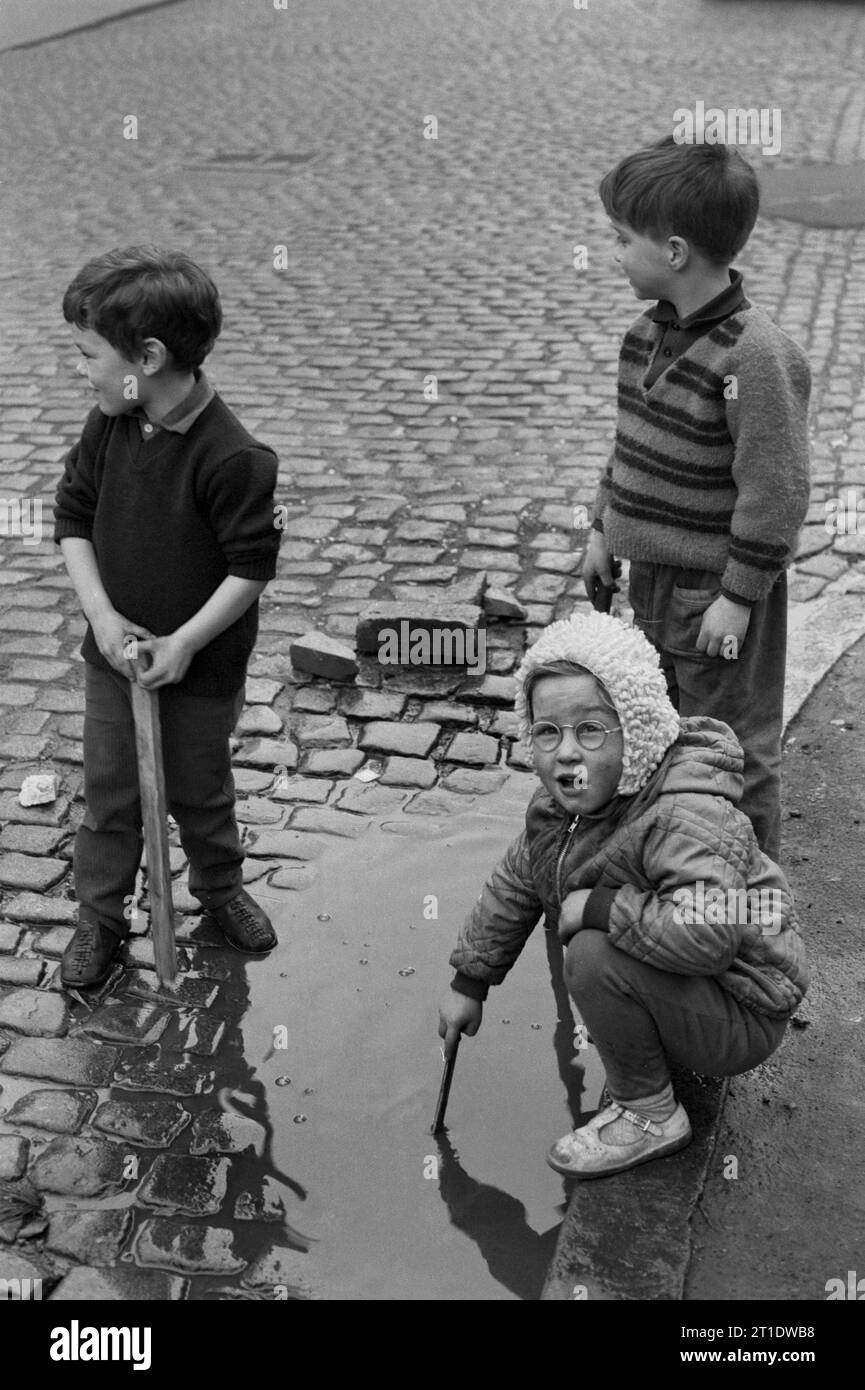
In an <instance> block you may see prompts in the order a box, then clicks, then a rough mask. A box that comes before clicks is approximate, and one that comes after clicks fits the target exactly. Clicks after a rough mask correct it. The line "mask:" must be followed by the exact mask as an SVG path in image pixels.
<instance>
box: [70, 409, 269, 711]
mask: <svg viewBox="0 0 865 1390" xmlns="http://www.w3.org/2000/svg"><path fill="white" fill-rule="evenodd" d="M276 478H277V459H276V455H275V454H274V452H273V450H272V449H269V448H268V447H267V446H266V445H263V444H259V443H258V442H257V441H256V440H255V439H253V437H252V435H250V434H249V433H248V432H247V431H246V430H245V429H244V428H243V426H242V425H241V423H240V421H239V420H238V419H237V418H236V417H235V416H234V415H233V414H232V412H231V411H230V410H229V409H228V406H227V405H226V404H225V402H224V401H223V400H222V399H221V398H220V397H219V396H218V395H217V396H214V398H213V400H212V401H211V402H210V404H209V405H208V406H206V408H205V409H204V410H203V411H202V412H201V414H200V415H199V416H198V418H197V419H196V420H195V421H194V423H193V424H192V426H191V427H190V429H189V430H188V432H187V433H185V434H178V433H175V432H174V431H170V430H160V431H158V432H157V433H156V434H155V435H154V436H153V438H152V439H150V440H145V439H142V437H141V430H140V428H139V424H138V422H137V420H135V419H133V418H132V417H131V416H129V415H120V416H108V415H104V414H103V413H102V411H101V410H99V409H98V408H96V409H94V410H92V411H91V413H90V415H89V416H88V418H87V421H86V423H85V426H84V430H83V432H82V435H81V439H80V440H79V442H78V443H77V444H76V445H75V446H74V447H73V449H72V450H71V451H70V453H69V456H68V458H67V460H66V467H65V471H64V474H63V478H62V480H61V482H60V485H59V487H58V489H57V498H56V505H55V509H54V515H55V528H54V538H55V541H58V542H59V541H60V540H62V539H63V538H64V537H67V536H80V537H83V538H84V539H85V540H89V541H91V542H92V544H93V548H94V550H95V552H96V563H97V565H98V567H99V574H100V577H101V579H102V583H103V584H104V586H105V590H106V592H107V594H108V597H109V599H110V600H111V602H112V604H113V605H114V607H115V608H116V609H117V611H118V613H121V614H122V615H123V617H125V618H129V619H130V620H131V621H132V622H136V623H141V624H142V625H143V626H144V627H146V628H148V629H149V630H150V631H151V632H153V633H154V634H155V635H156V636H157V637H162V636H167V635H168V634H169V633H171V632H174V631H175V630H176V629H177V628H178V627H180V626H181V625H182V624H183V623H185V622H187V621H188V620H189V619H190V618H191V617H192V616H193V615H194V614H195V613H197V612H198V610H199V609H200V608H201V607H202V606H203V605H204V604H205V603H206V602H207V600H208V599H209V598H210V596H211V595H212V594H213V593H214V591H215V590H216V589H218V588H219V586H220V584H221V583H222V581H223V580H224V579H225V578H226V576H227V575H237V576H238V577H240V578H242V579H257V580H268V579H272V578H273V576H274V574H275V573H276V558H277V552H278V550H279V541H280V534H281V533H280V531H279V530H278V529H277V528H276V527H275V525H274V521H275V515H274V489H275V486H276ZM257 634H258V602H257V601H256V602H254V603H252V604H250V606H249V608H247V610H246V612H245V613H243V614H242V615H241V617H239V618H238V619H237V620H236V621H235V622H233V623H232V624H231V626H230V627H228V628H226V629H225V631H224V632H221V633H219V634H218V636H216V637H215V638H214V639H213V641H211V642H209V643H208V644H207V646H206V647H203V648H202V650H201V651H199V652H197V653H196V654H195V656H194V657H193V658H192V661H191V663H190V666H189V670H188V672H187V673H186V675H185V676H184V678H183V680H182V681H179V682H178V684H177V687H176V688H177V689H182V690H184V691H186V692H188V693H189V694H195V695H212V696H224V695H232V694H234V693H235V692H236V691H237V690H238V689H239V688H240V687H241V686H242V685H243V682H244V678H245V675H246V665H247V662H248V660H249V655H250V653H251V651H252V649H253V646H254V645H255V639H256V636H257ZM81 655H82V656H83V657H84V659H85V661H90V662H92V663H93V664H94V665H95V666H99V667H101V668H102V669H103V670H111V666H110V663H109V662H107V661H106V660H105V658H104V657H103V656H102V654H101V652H100V651H99V648H98V647H97V645H96V641H95V639H94V636H93V632H92V629H91V628H90V626H89V624H88V627H87V632H86V634H85V637H84V641H83V643H82V646H81Z"/></svg>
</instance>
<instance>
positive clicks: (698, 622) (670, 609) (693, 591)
mask: <svg viewBox="0 0 865 1390" xmlns="http://www.w3.org/2000/svg"><path fill="white" fill-rule="evenodd" d="M720 592H721V576H720V575H719V574H713V573H712V571H711V570H679V571H678V572H677V573H676V576H675V579H674V581H673V585H672V588H671V589H670V597H669V601H668V603H667V607H666V612H665V614H664V625H663V645H664V648H665V649H666V651H668V652H671V653H673V654H674V655H676V656H690V657H695V658H697V659H698V660H706V661H709V660H713V659H714V658H711V657H707V656H706V654H705V652H701V651H698V650H697V638H698V637H699V635H700V627H701V626H702V622H703V615H704V614H705V612H706V609H707V608H709V607H711V605H712V604H713V603H714V602H715V599H716V598H717V597H718V595H719V594H720Z"/></svg>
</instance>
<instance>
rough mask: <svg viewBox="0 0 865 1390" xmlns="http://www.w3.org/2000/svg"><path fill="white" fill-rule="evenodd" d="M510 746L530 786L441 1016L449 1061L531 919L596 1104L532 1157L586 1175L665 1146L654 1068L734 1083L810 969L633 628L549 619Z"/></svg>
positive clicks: (706, 741) (690, 721) (704, 727)
mask: <svg viewBox="0 0 865 1390" xmlns="http://www.w3.org/2000/svg"><path fill="white" fill-rule="evenodd" d="M516 708H517V713H518V715H519V717H520V732H521V736H522V737H523V738H525V739H526V741H527V743H528V746H529V748H530V751H531V755H532V759H533V763H534V766H535V770H536V771H537V774H538V777H539V778H540V782H541V785H540V787H539V788H538V789H537V791H536V792H535V794H534V796H533V797H532V800H531V802H530V804H529V807H528V811H527V813H526V824H525V829H524V830H523V831H522V833H521V834H520V835H519V836H518V838H517V839H516V840H515V841H514V842H513V844H512V845H511V846H510V848H509V849H508V851H507V853H506V854H505V856H504V858H503V859H502V861H501V863H500V864H499V865H498V866H497V867H496V868H495V869H494V870H493V873H492V875H491V876H490V878H489V880H488V882H487V883H486V885H485V887H484V889H483V891H482V893H481V895H480V898H479V899H478V902H477V903H476V905H475V907H474V909H473V911H472V913H471V914H470V916H469V917H468V919H467V920H466V922H465V924H464V925H463V928H462V930H461V932H460V935H459V940H458V943H457V947H456V950H455V951H454V952H453V955H452V956H451V961H450V963H451V965H452V966H453V967H454V969H455V971H456V975H455V977H454V979H453V981H452V984H451V988H450V991H449V993H448V996H447V998H446V999H445V1001H444V1002H443V1004H442V1006H441V1009H440V1024H439V1036H440V1037H442V1038H443V1039H444V1051H445V1055H446V1056H450V1054H451V1053H452V1051H453V1048H454V1046H455V1044H456V1042H457V1040H458V1038H459V1036H460V1034H462V1033H465V1034H467V1035H468V1036H473V1035H474V1034H475V1033H477V1031H478V1028H479V1027H480V1024H481V1019H482V1015H483V1000H484V999H485V998H486V996H487V993H488V990H489V987H490V986H491V985H495V984H500V983H501V981H502V980H503V979H504V977H505V975H506V974H507V972H508V971H509V970H510V968H511V966H512V965H513V964H514V962H515V961H516V959H517V956H518V955H519V953H520V951H521V950H522V948H523V945H524V944H525V942H526V940H527V939H528V937H529V935H530V934H531V932H532V930H533V928H534V926H535V925H536V923H537V922H538V920H539V918H540V917H541V915H542V914H543V915H544V916H545V918H546V925H547V927H548V929H550V930H554V931H557V932H558V935H559V937H560V938H561V940H562V942H563V943H567V949H566V953H565V978H566V981H567V985H568V990H569V992H570V994H571V997H572V998H573V1000H574V1003H575V1004H576V1006H577V1009H578V1010H579V1013H580V1017H581V1018H582V1020H583V1022H584V1023H585V1025H586V1026H587V1028H588V1031H589V1033H590V1035H591V1037H592V1040H593V1042H594V1044H595V1046H596V1047H597V1049H598V1052H599V1054H600V1056H601V1060H602V1061H603V1063H604V1067H605V1069H606V1075H607V1085H606V1090H607V1093H608V1096H609V1098H610V1103H609V1104H607V1105H605V1106H604V1107H603V1108H602V1109H601V1110H600V1111H599V1112H598V1113H597V1114H596V1115H595V1116H594V1117H593V1118H592V1119H590V1120H589V1122H588V1123H587V1124H585V1125H584V1126H583V1127H581V1128H579V1129H577V1130H574V1131H573V1132H572V1133H570V1134H567V1135H565V1136H564V1138H562V1139H560V1140H559V1141H558V1142H557V1143H555V1144H554V1145H553V1146H552V1148H551V1149H550V1151H549V1153H548V1154H547V1162H548V1163H550V1165H551V1166H552V1167H553V1168H555V1169H557V1170H558V1171H559V1172H561V1173H565V1174H568V1175H570V1176H573V1177H576V1178H594V1177H601V1176H603V1175H605V1174H608V1173H616V1172H619V1171H621V1170H622V1169H625V1168H630V1167H632V1166H633V1165H634V1164H637V1163H644V1162H646V1161H648V1160H649V1159H654V1158H660V1157H662V1156H663V1155H665V1154H671V1153H673V1152H675V1151H676V1150H677V1149H681V1148H683V1147H684V1146H685V1145H686V1144H687V1143H688V1142H689V1140H690V1138H691V1126H690V1123H689V1120H688V1116H687V1114H686V1112H685V1110H684V1107H683V1106H682V1105H681V1103H679V1102H677V1100H676V1098H675V1096H674V1094H673V1087H672V1083H671V1078H670V1063H671V1062H675V1063H677V1064H678V1065H680V1066H684V1067H686V1068H689V1069H691V1070H692V1071H695V1072H699V1073H702V1074H708V1075H714V1076H734V1075H736V1074H738V1073H740V1072H745V1071H749V1070H750V1069H751V1068H752V1067H756V1066H758V1065H759V1064H760V1063H761V1062H764V1061H765V1060H766V1058H767V1057H769V1056H771V1054H772V1053H773V1052H774V1051H775V1050H776V1048H777V1047H778V1046H779V1045H780V1043H781V1040H782V1038H783V1036H784V1032H785V1030H786V1027H787V1023H788V1021H789V1019H790V1017H791V1016H792V1014H793V1013H794V1012H795V1010H796V1008H797V1007H798V1005H799V1002H800V1001H801V999H802V996H803V995H804V993H805V990H806V988H807V984H808V975H807V970H806V966H805V959H804V949H803V945H802V938H801V935H800V930H799V923H798V921H797V918H796V913H795V910H794V906H793V897H792V893H791V891H790V887H789V885H788V883H787V880H786V878H785V876H784V874H783V873H782V871H781V870H780V869H779V868H778V866H777V865H776V864H775V863H773V861H772V860H771V859H769V858H767V856H766V855H765V854H764V853H763V851H762V850H761V849H760V847H759V845H758V843H757V839H756V836H755V834H754V830H753V828H752V826H751V822H750V820H749V819H748V817H747V816H746V815H745V814H744V813H743V812H742V811H740V810H739V809H738V804H737V803H738V801H739V799H740V797H741V795H742V786H743V754H742V749H741V746H740V744H739V743H738V741H737V739H736V737H735V735H734V734H733V731H732V730H731V729H730V728H729V727H728V726H727V725H726V724H723V723H721V722H720V721H718V720H715V719H710V718H708V717H704V716H691V717H688V718H679V716H678V715H677V714H676V712H675V710H674V708H673V706H672V704H671V703H670V700H669V697H668V695H667V687H666V681H665V679H664V676H663V674H662V671H661V668H660V664H659V660H658V655H657V652H656V651H655V649H654V648H653V647H652V646H651V645H650V643H649V642H648V640H647V639H646V638H645V637H644V636H643V634H642V633H641V632H640V631H639V630H638V629H637V628H629V627H626V626H625V625H624V624H623V623H622V622H620V621H619V619H617V618H613V617H609V616H607V615H605V614H602V613H595V612H592V613H587V614H586V615H585V616H582V615H581V616H574V617H572V618H570V619H567V620H565V621H562V622H557V623H553V624H552V626H551V627H548V628H547V629H546V630H545V631H544V632H543V633H542V635H541V637H540V638H539V640H538V641H537V642H536V644H535V645H534V646H533V647H532V648H531V649H530V650H529V652H528V653H527V654H526V657H525V659H524V661H523V663H522V665H521V667H520V669H519V671H518V672H517V702H516Z"/></svg>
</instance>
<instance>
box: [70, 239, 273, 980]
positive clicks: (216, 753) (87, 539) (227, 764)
mask: <svg viewBox="0 0 865 1390" xmlns="http://www.w3.org/2000/svg"><path fill="white" fill-rule="evenodd" d="M63 315H64V318H65V319H66V321H67V323H69V324H70V325H71V326H72V332H73V341H74V343H75V346H76V347H77V349H78V350H79V352H80V353H81V355H82V359H83V361H82V363H80V364H79V371H80V373H81V374H82V375H85V376H86V377H87V380H88V383H89V386H90V389H91V390H92V391H93V392H94V393H95V395H96V405H95V407H94V409H93V410H92V411H91V413H90V415H89V416H88V418H87V421H86V423H85V425H84V430H83V432H82V435H81V438H80V440H79V442H78V443H77V444H76V445H75V446H74V447H73V449H72V450H71V451H70V453H69V456H68V458H67V460H66V465H65V471H64V474H63V478H62V481H61V482H60V485H59V487H58V490H57V501H56V507H55V518H56V523H55V533H54V536H55V541H57V542H58V543H59V545H60V547H61V549H62V551H63V558H64V560H65V562H66V567H67V569H68V571H69V575H70V577H71V579H72V582H73V584H74V586H75V590H76V593H77V594H78V598H79V601H80V603H81V607H82V609H83V610H84V614H85V617H86V618H87V622H88V627H87V632H86V635H85V637H84V642H83V644H82V647H81V654H82V656H83V658H84V661H85V673H86V706H85V716H84V797H85V802H86V811H85V815H84V818H83V820H82V822H81V825H80V827H79V829H78V833H77V836H76V840H75V853H74V874H75V892H76V896H77V899H78V904H79V909H78V926H77V929H76V931H75V934H74V936H73V938H72V940H71V941H70V943H69V946H68V947H67V949H66V952H65V954H64V956H63V960H62V964H61V978H62V981H63V983H64V984H65V985H67V986H73V987H79V988H80V987H87V986H93V985H97V984H99V983H100V982H101V981H102V980H104V979H105V978H106V976H107V975H108V973H109V972H110V969H111V963H112V960H113V959H114V956H115V955H116V953H117V950H118V948H119V945H120V942H121V941H122V940H123V939H124V938H125V937H126V935H127V934H128V931H129V921H128V918H129V907H130V904H133V903H134V890H135V879H136V874H137V871H138V867H139V864H140V860H141V849H142V835H141V809H140V804H139V789H138V773H137V761H136V752H135V733H134V725H133V719H132V708H131V700H130V684H129V683H130V681H131V680H136V679H137V680H138V681H139V684H141V685H142V686H145V687H146V688H147V689H149V690H157V689H158V690H160V692H161V693H160V697H159V701H160V716H161V723H162V745H163V757H164V762H165V780H166V792H167V799H168V805H169V810H170V811H171V813H172V815H173V816H174V817H175V819H176V821H177V824H178V828H179V832H180V839H181V843H182V845H183V848H184V850H185V851H186V854H187V857H188V859H189V888H190V892H192V893H193V894H194V895H195V897H197V898H198V899H199V901H200V902H201V903H202V905H203V906H204V907H205V909H206V910H207V911H208V912H209V914H210V916H211V917H212V918H214V919H215V921H216V922H217V923H218V924H219V926H220V927H221V928H222V930H223V932H224V934H225V936H226V939H227V940H228V941H229V942H230V944H231V945H232V946H235V947H236V948H237V949H238V950H241V951H247V952H251V953H254V954H260V953H263V952H266V951H269V950H270V949H271V948H272V947H273V946H274V945H275V944H276V937H275V934H274V932H273V928H272V926H271V924H270V922H269V920H268V918H267V917H266V915H265V914H264V912H262V910H261V908H259V907H258V905H257V904H256V903H255V902H254V901H253V899H252V898H251V897H250V896H249V894H248V893H247V892H246V891H245V890H244V889H243V878H242V865H243V853H242V850H241V847H240V839H239V835H238V829H237V823H236V820H235V816H234V783H233V780H232V776H231V757H230V750H229V735H230V733H231V731H232V729H233V728H234V725H235V723H236V721H237V718H238V715H239V714H240V710H241V708H242V705H243V696H244V684H245V678H246V667H247V662H248V660H249V656H250V653H251V651H252V648H253V646H254V644H255V639H256V635H257V631H258V597H259V594H260V593H261V591H262V590H263V589H264V587H265V585H266V583H267V581H268V580H269V579H272V578H273V576H274V574H275V572H276V556H277V551H278V549H279V532H278V531H277V530H276V529H275V527H274V505H273V494H274V488H275V485H276V476H277V462H276V457H275V455H274V453H273V451H272V450H271V449H269V448H267V447H266V446H265V445H262V444H259V443H257V441H256V440H255V439H253V438H252V436H251V435H249V434H248V433H247V432H246V430H244V428H243V426H242V425H241V424H240V422H239V421H238V420H237V419H236V418H235V416H234V415H233V414H232V412H231V411H230V410H229V409H228V407H227V406H226V405H225V404H224V403H223V401H222V400H221V399H220V397H219V396H218V395H217V394H216V393H215V392H214V390H213V388H212V387H211V386H210V384H209V383H208V381H207V378H206V377H205V375H204V372H203V371H202V370H201V363H202V362H203V361H204V358H205V357H206V356H207V354H208V352H209V351H210V350H211V348H212V346H213V343H214V341H215V340H216V337H217V335H218V334H219V330H220V328H221V325H222V312H221V307H220V303H219V295H218V293H217V290H216V287H215V286H214V284H213V283H212V281H211V280H210V278H209V277H208V276H207V275H206V274H205V273H204V271H203V270H201V268H200V267H199V266H197V265H196V264H195V263H194V262H193V261H191V260H190V259H189V258H188V257H187V256H184V255H182V254H177V253H167V252H162V251H159V250H158V249H156V248H154V247H128V248H126V249H125V250H115V251H110V252H108V253H107V254H106V255H104V256H99V257H97V258H96V259H95V260H92V261H90V262H89V263H88V264H87V265H85V266H84V268H83V270H81V271H80V272H79V274H78V275H77V276H76V278H75V279H74V280H73V282H72V284H71V285H70V286H69V289H68V290H67V291H66V295H65V297H64V300H63ZM129 634H131V635H132V636H134V637H135V639H136V644H137V653H138V654H141V653H146V654H147V657H148V659H149V660H150V664H149V666H148V669H147V670H146V671H143V672H142V671H141V670H140V669H139V670H136V667H135V666H133V665H132V662H131V660H129V659H128V658H129V656H130V649H129V646H128V645H127V641H126V639H127V636H128V635H129ZM142 664H143V663H142Z"/></svg>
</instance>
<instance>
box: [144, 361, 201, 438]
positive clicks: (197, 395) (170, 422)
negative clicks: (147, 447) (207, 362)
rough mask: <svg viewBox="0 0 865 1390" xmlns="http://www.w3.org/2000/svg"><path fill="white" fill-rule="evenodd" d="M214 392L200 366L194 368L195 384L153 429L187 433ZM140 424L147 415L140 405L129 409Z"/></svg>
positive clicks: (145, 419) (145, 421)
mask: <svg viewBox="0 0 865 1390" xmlns="http://www.w3.org/2000/svg"><path fill="white" fill-rule="evenodd" d="M215 394H216V392H215V391H214V389H213V387H212V386H211V384H210V382H209V381H208V380H207V377H206V376H205V374H204V372H203V371H202V369H201V368H200V367H196V369H195V385H194V386H193V387H192V390H191V391H190V392H189V394H188V395H186V396H184V398H183V400H182V401H180V402H179V404H178V405H175V406H173V407H172V409H171V410H169V412H168V414H167V415H164V416H163V417H162V419H161V420H160V421H159V423H158V424H157V425H156V426H155V429H160V430H170V431H171V432H172V433H173V434H188V433H189V431H190V430H191V429H192V426H193V425H194V424H195V421H196V420H197V419H198V417H199V415H200V414H201V412H202V411H203V410H206V408H207V407H208V406H209V405H210V402H211V401H212V400H213V397H214V396H215ZM130 414H131V415H133V416H134V417H135V418H136V419H137V420H139V421H140V422H141V424H142V425H144V424H146V423H148V421H147V415H146V414H145V412H144V410H142V409H141V408H140V407H139V408H138V409H137V410H132V411H130Z"/></svg>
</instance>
